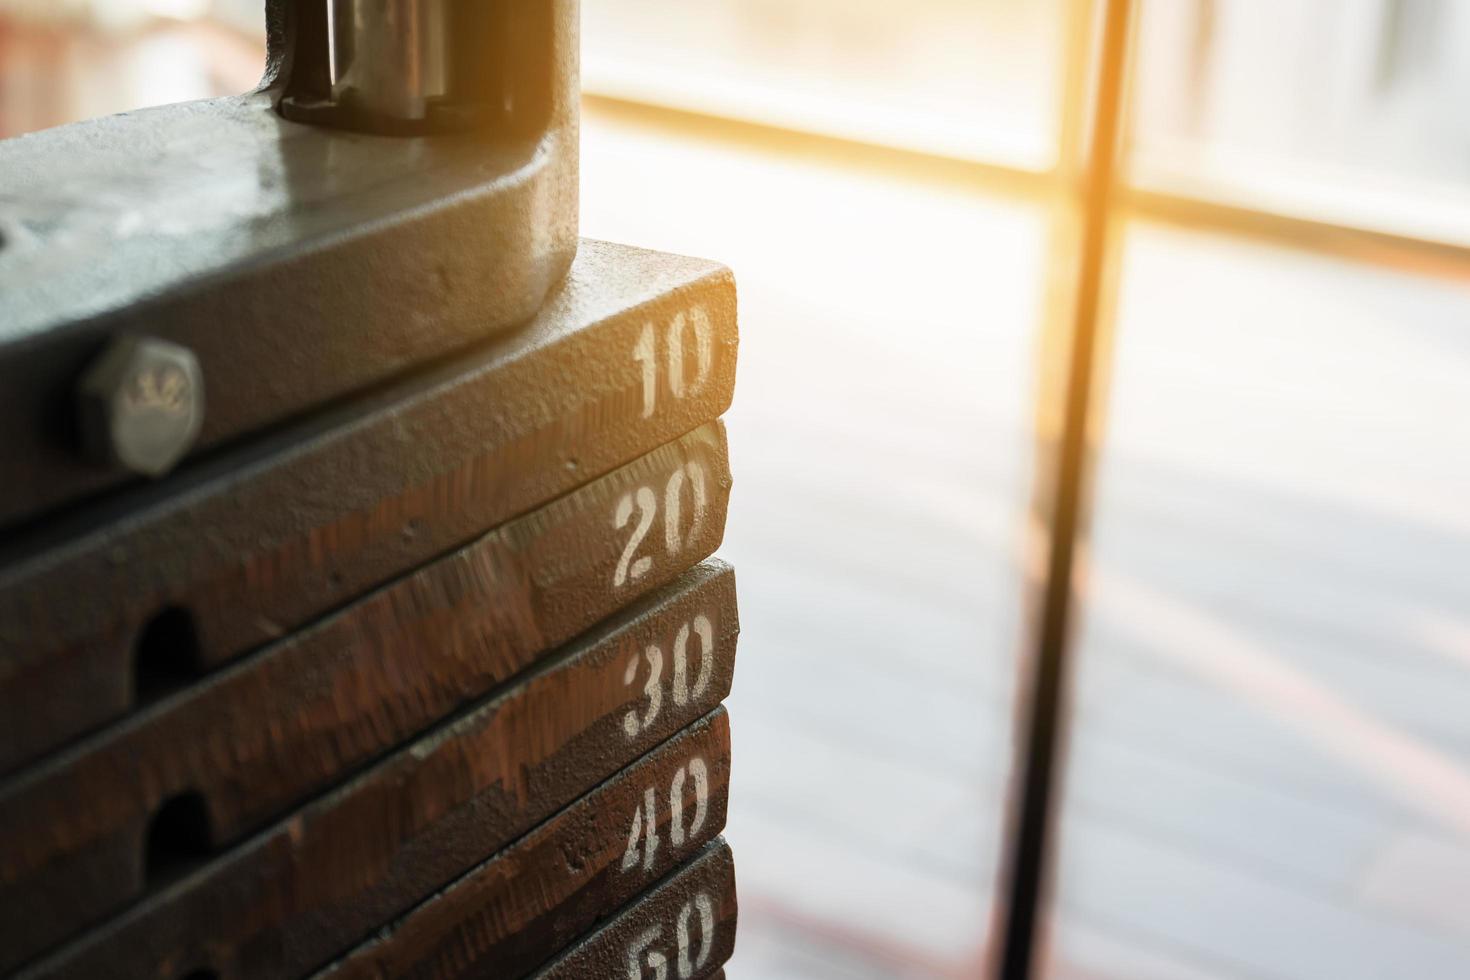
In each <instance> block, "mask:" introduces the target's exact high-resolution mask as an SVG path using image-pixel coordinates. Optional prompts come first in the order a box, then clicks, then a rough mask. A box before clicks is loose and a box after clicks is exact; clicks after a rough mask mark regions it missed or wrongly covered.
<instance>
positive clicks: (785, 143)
mask: <svg viewBox="0 0 1470 980" xmlns="http://www.w3.org/2000/svg"><path fill="white" fill-rule="evenodd" d="M582 101H583V103H584V104H585V105H586V106H588V107H589V108H591V109H593V110H595V111H596V112H597V113H599V114H601V115H606V116H612V117H616V118H619V119H623V120H626V121H629V122H634V123H639V124H643V125H647V126H651V127H655V128H661V129H668V130H671V131H679V132H683V133H691V134H694V135H697V136H698V137H700V138H702V139H707V140H712V141H715V142H721V143H725V144H728V145H738V146H746V147H749V146H755V147H757V148H760V149H765V150H770V151H773V152H776V153H780V154H782V155H786V156H794V157H799V158H804V159H810V160H816V161H820V162H824V163H836V164H838V165H841V166H843V167H846V168H855V169H859V170H866V171H870V172H876V173H883V174H887V175H893V174H898V175H900V176H905V177H910V178H913V179H919V180H928V181H936V182H939V183H942V184H949V185H953V186H956V187H962V188H966V189H976V190H982V191H988V192H992V193H995V194H997V195H999V196H1006V197H1014V198H1017V199H1020V200H1024V201H1029V202H1033V203H1037V204H1047V203H1063V202H1066V203H1070V204H1071V205H1073V206H1078V207H1080V206H1081V202H1082V188H1081V186H1080V184H1078V182H1077V177H1076V175H1075V173H1073V174H1067V173H1064V172H1063V171H1062V170H1061V169H1060V168H1057V167H1053V168H1050V169H1046V170H1032V169H1027V168H1025V167H1019V166H1015V165H1012V164H1006V163H999V162H985V161H978V160H969V159H962V158H958V157H950V156H941V155H937V154H933V153H927V152H924V151H920V150H912V149H907V148H904V147H901V146H891V145H884V144H877V143H871V142H867V141H863V140H859V139H850V138H844V137H839V136H832V135H829V134H826V133H814V132H808V131H804V130H795V129H789V128H785V127H782V126H777V125H773V124H770V123H765V122H760V121H757V120H750V119H735V118H731V117H728V116H722V115H716V114H713V113H704V112H698V111H695V110H691V109H686V108H676V107H672V106H665V105H661V104H658V103H654V102H644V101H638V100H633V99H628V98H625V97H622V96H616V95H605V94H601V93H597V92H586V91H584V92H583V94H582ZM1115 207H1116V208H1117V209H1118V210H1119V211H1120V212H1122V214H1123V216H1124V217H1126V218H1130V219H1134V220H1145V221H1148V222H1150V223H1156V224H1164V225H1171V226H1175V227H1180V228H1185V229H1189V230H1193V231H1200V232H1207V233H1213V234H1218V235H1223V236H1228V237H1233V238H1246V239H1252V240H1256V241H1261V242H1265V243H1268V244H1274V245H1280V246H1285V247H1288V248H1292V249H1295V250H1298V251H1303V252H1309V253H1313V254H1320V255H1328V256H1332V257H1335V258H1341V259H1347V260H1350V261H1353V262H1358V263H1363V264H1367V265H1374V266H1380V267H1386V268H1392V269H1398V270H1401V271H1407V272H1412V273H1414V274H1417V275H1423V276H1429V277H1434V278H1443V279H1451V280H1459V281H1465V280H1470V246H1466V245H1462V244H1457V243H1454V242H1446V241H1441V240H1437V239H1433V238H1416V237H1414V236H1412V235H1406V234H1401V233H1395V232H1391V231H1384V230H1380V229H1375V228H1368V227H1363V226H1360V225H1352V224H1344V223H1337V222H1332V221H1327V220H1321V219H1312V218H1305V217H1300V216H1296V215H1290V214H1285V213H1282V212H1279V211H1270V210H1264V209H1258V208H1252V207H1249V206H1245V205H1240V204H1233V203H1229V202H1227V201H1224V200H1222V199H1220V198H1217V197H1211V196H1208V195H1203V194H1193V193H1183V192H1177V191H1167V190H1161V189H1156V188H1151V187H1148V186H1144V185H1140V184H1137V183H1134V182H1132V181H1128V180H1121V181H1119V183H1118V185H1117V194H1116V197H1115Z"/></svg>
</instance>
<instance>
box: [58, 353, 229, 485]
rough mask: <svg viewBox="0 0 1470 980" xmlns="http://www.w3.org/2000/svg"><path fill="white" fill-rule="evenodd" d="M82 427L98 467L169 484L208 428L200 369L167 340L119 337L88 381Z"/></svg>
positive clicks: (80, 389)
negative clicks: (166, 479)
mask: <svg viewBox="0 0 1470 980" xmlns="http://www.w3.org/2000/svg"><path fill="white" fill-rule="evenodd" d="M77 419H78V421H79V423H80V427H81V433H82V443H83V446H84V447H85V448H86V450H87V454H88V455H89V456H91V457H92V458H93V459H95V460H96V461H98V462H100V463H108V464H112V465H118V466H123V467H126V468H127V469H130V470H132V471H133V472H135V473H142V474H145V475H147V476H154V477H157V476H162V475H163V474H165V473H167V472H168V471H169V470H171V469H173V467H174V464H175V463H177V462H178V461H179V460H180V459H182V458H183V456H184V454H185V453H186V452H188V451H189V447H190V446H192V445H193V444H194V440H195V439H196V438H197V437H198V435H199V427H200V426H201V425H202V424H203V423H204V374H203V372H202V371H200V369H199V361H198V359H197V358H195V357H194V354H193V352H191V351H190V350H189V349H188V348H187V347H180V346H179V345H178V344H173V343H170V342H168V341H166V340H158V339H156V338H153V337H118V338H116V339H114V340H113V341H112V342H111V343H109V344H108V345H107V348H106V349H105V350H104V351H103V352H102V353H101V354H99V355H98V356H97V358H96V360H94V361H93V362H92V363H91V364H89V365H88V366H87V369H86V371H84V372H83V373H82V377H81V380H80V381H79V382H78V385H77Z"/></svg>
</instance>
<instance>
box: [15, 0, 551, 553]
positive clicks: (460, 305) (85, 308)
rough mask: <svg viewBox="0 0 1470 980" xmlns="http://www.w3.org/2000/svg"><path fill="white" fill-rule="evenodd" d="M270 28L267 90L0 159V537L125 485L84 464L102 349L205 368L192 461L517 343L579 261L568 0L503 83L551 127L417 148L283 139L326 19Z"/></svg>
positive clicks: (349, 136)
mask: <svg viewBox="0 0 1470 980" xmlns="http://www.w3.org/2000/svg"><path fill="white" fill-rule="evenodd" d="M487 6H491V5H487ZM493 6H495V7H503V6H504V5H499V4H497V5H493ZM536 6H537V8H538V9H543V5H542V4H537V5H536ZM270 7H271V9H270V13H271V23H272V26H273V30H272V31H271V43H272V51H271V65H272V68H271V78H270V82H271V85H270V87H268V88H266V89H264V90H262V91H260V92H256V93H252V94H248V95H243V96H238V97H231V98H225V99H215V100H210V101H206V102H191V103H184V104H179V105H170V106H161V107H158V108H153V109H144V110H141V111H138V112H131V113H126V114H123V115H118V116H112V117H108V118H104V119H95V120H90V121H87V122H80V123H75V124H73V125H69V126H63V127H59V128H56V129H52V130H46V131H43V132H39V133H34V134H31V135H27V136H23V137H20V138H17V139H11V140H6V141H0V238H3V243H0V446H4V447H5V479H4V480H0V526H5V525H15V524H16V523H17V522H19V521H22V520H25V519H28V518H31V517H34V516H35V515H36V514H37V513H39V512H42V511H44V510H47V509H49V508H53V507H55V506H57V505H60V504H64V503H67V502H71V501H75V500H77V499H79V498H80V497H82V496H84V495H87V494H91V493H95V492H97V491H100V490H102V489H105V488H108V487H111V486H114V485H116V484H118V483H119V482H121V481H122V480H123V479H124V478H126V477H127V476H128V475H129V474H128V473H127V472H126V471H125V470H123V469H122V468H119V467H114V468H111V469H109V468H106V467H102V466H99V465H97V464H95V463H92V462H90V461H89V460H88V459H87V458H85V456H84V455H83V454H82V453H81V452H80V451H79V447H78V440H77V436H76V431H75V429H76V424H75V419H74V418H73V417H72V413H71V411H70V406H71V401H70V392H71V391H72V389H73V387H74V385H75V384H76V381H77V378H78V376H79V375H80V373H81V371H82V370H83V369H84V367H85V366H86V364H87V363H88V362H89V361H90V360H91V359H92V358H93V357H94V356H95V355H96V354H97V353H98V351H100V350H101V349H102V348H103V347H104V346H105V345H106V343H107V342H108V341H109V339H111V338H114V337H117V336H120V335H126V334H135V333H139V334H147V335H150V336H154V337H159V338H162V339H164V340H169V341H173V342H175V343H178V344H181V345H183V346H185V347H188V348H189V349H190V350H192V351H193V352H194V353H195V355H196V356H197V357H198V358H199V362H200V365H201V366H202V370H203V373H204V376H205V379H206V383H207V385H208V387H209V390H210V393H211V406H210V412H209V415H208V418H207V419H206V420H205V422H204V426H203V429H202V431H201V433H200V438H199V442H198V446H197V449H200V450H202V449H207V448H209V447H217V446H220V445H222V444H224V443H228V442H230V441H232V440H235V439H237V438H238V437H240V436H241V435H242V434H245V433H250V432H255V431H258V430H261V429H262V428H264V427H267V426H270V425H272V424H275V423H278V422H280V421H282V420H283V419H287V418H290V417H292V416H295V415H298V414H300V413H302V412H303V411H305V410H307V409H311V408H315V407H318V406H320V405H322V404H323V403H325V402H327V401H329V400H332V399H336V398H339V397H341V396H343V395H346V394H348V393H351V392H354V391H358V390H361V389H364V388H366V387H368V386H370V385H373V384H376V383H379V382H382V381H384V380H385V379H388V378H391V377H393V376H396V375H398V374H401V373H402V372H403V371H405V370H406V369H408V368H410V367H411V366H414V365H418V364H421V363H423V362H425V361H426V360H429V359H433V358H438V357H442V356H444V355H447V354H449V353H451V352H454V351H457V350H461V349H463V348H465V347H466V346H467V345H470V344H472V343H475V342H477V341H479V340H482V339H483V338H485V337H486V336H487V335H489V334H491V333H494V332H496V331H499V330H502V329H504V328H506V327H509V326H511V325H514V324H519V323H523V322H525V321H526V320H528V319H529V318H530V317H531V316H532V315H533V314H535V312H536V310H537V308H538V307H539V306H540V305H541V304H542V302H543V300H544V299H545V298H546V296H547V293H548V290H550V289H551V288H552V287H553V286H554V285H555V284H556V283H557V282H558V281H559V280H560V279H561V277H562V275H563V274H564V273H565V271H566V269H567V267H568V264H569V263H570V262H571V260H572V256H573V253H574V252H575V250H576V245H577V239H576V235H577V95H578V72H577V50H578V35H577V4H576V2H575V0H547V2H546V4H545V5H544V9H545V10H546V11H547V12H548V13H547V17H548V18H549V21H548V22H549V25H550V28H549V35H550V37H549V44H548V45H546V46H544V50H542V49H541V48H538V49H537V50H538V51H539V52H540V54H539V56H538V57H539V60H537V61H536V62H535V63H534V64H532V63H527V64H518V65H516V66H514V67H515V68H516V72H517V75H516V77H518V78H529V79H532V80H533V82H534V84H535V86H536V88H535V91H536V93H537V95H536V99H535V100H529V101H538V103H544V106H543V105H539V104H538V107H537V110H536V112H535V113H533V114H532V115H531V116H530V117H527V118H525V119H522V118H520V117H516V118H515V119H512V120H509V121H508V122H506V124H505V125H497V126H488V127H481V128H479V129H478V130H477V131H476V132H474V133H469V134H464V135H447V136H435V137H429V138H397V137H387V136H368V135H364V134H357V133H345V132H342V131H340V130H333V129H326V128H322V127H318V126H310V125H303V124H300V123H294V122H290V121H287V120H286V119H284V118H282V117H281V116H280V115H279V114H278V113H277V111H276V108H275V103H276V101H277V99H278V98H279V97H280V96H281V94H282V93H283V92H284V91H285V90H286V88H287V87H288V86H297V85H305V84H307V82H309V79H310V76H311V75H312V72H311V71H309V70H307V69H309V68H311V67H312V66H311V65H309V64H303V62H305V61H306V60H307V59H306V57H305V54H304V53H302V52H300V51H298V50H297V48H298V46H302V45H307V44H318V40H317V39H314V38H311V37H305V36H303V34H307V35H309V34H310V31H303V25H304V22H305V21H306V20H308V19H309V15H308V14H307V13H306V11H308V10H312V9H315V8H318V7H319V8H321V10H322V11H323V12H324V11H325V3H324V2H320V3H318V2H312V3H306V2H301V3H295V2H290V0H271V5H270ZM511 40H512V41H514V40H515V39H511ZM508 43H509V42H508ZM321 46H322V52H321V54H322V58H321V60H323V61H324V60H325V58H324V55H325V47H324V45H321ZM517 50H521V48H519V47H518V48H517ZM293 68H294V69H295V70H294V71H293ZM523 101H526V100H523Z"/></svg>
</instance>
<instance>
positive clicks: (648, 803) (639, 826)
mask: <svg viewBox="0 0 1470 980" xmlns="http://www.w3.org/2000/svg"><path fill="white" fill-rule="evenodd" d="M657 806H658V794H656V793H654V791H653V787H652V786H650V787H648V788H647V789H645V790H644V791H643V804H642V805H641V806H639V807H638V809H636V810H634V811H633V826H632V828H631V829H630V830H629V831H628V849H627V850H626V851H624V852H623V864H622V869H623V870H624V871H631V870H632V869H633V868H636V867H638V865H639V863H640V862H641V863H642V865H643V870H644V871H651V870H653V855H654V852H655V851H657V850H658V842H659V836H658V815H657V812H656V810H655V808H656V807H657Z"/></svg>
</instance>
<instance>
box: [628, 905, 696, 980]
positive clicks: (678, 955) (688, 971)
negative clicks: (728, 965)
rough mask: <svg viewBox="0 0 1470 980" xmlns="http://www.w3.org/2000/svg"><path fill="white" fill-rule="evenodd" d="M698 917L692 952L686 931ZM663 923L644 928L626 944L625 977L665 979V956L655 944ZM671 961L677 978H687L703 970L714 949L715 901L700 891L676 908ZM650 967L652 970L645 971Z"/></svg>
mask: <svg viewBox="0 0 1470 980" xmlns="http://www.w3.org/2000/svg"><path fill="white" fill-rule="evenodd" d="M696 916H698V926H699V948H698V951H697V952H696V951H695V948H694V943H693V941H692V940H691V937H690V932H691V929H692V927H693V926H694V924H695V917H696ZM663 934H664V930H663V926H659V925H653V926H649V927H648V928H647V929H644V930H643V931H642V932H640V933H639V934H638V936H637V937H636V938H635V939H634V940H633V941H632V942H631V943H629V944H628V961H627V962H628V980H668V976H669V957H668V955H667V954H666V953H664V952H663V951H662V950H660V949H658V948H657V946H656V944H657V943H658V942H659V940H660V939H662V938H663ZM674 941H675V963H674V969H675V972H676V974H677V976H678V980H689V978H690V977H692V976H694V974H695V972H696V971H699V970H702V969H704V966H705V964H706V963H708V962H709V958H710V954H711V953H713V952H714V948H715V902H714V899H712V898H710V897H709V895H708V894H707V893H706V892H700V893H699V894H698V895H695V896H694V897H693V898H692V899H690V900H689V901H687V902H685V903H684V904H683V906H681V907H680V909H679V917H678V919H677V920H676V922H675V924H674ZM645 969H646V970H650V971H652V973H651V974H650V973H645V972H644V971H645Z"/></svg>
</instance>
